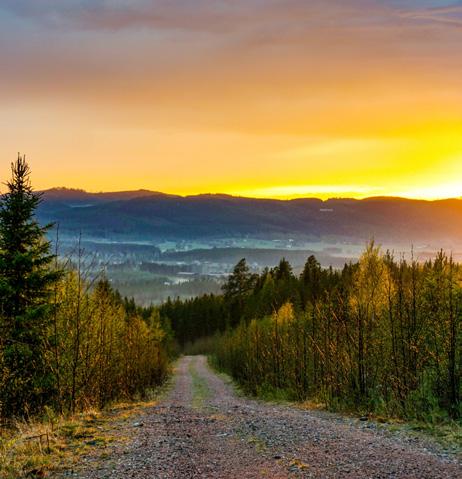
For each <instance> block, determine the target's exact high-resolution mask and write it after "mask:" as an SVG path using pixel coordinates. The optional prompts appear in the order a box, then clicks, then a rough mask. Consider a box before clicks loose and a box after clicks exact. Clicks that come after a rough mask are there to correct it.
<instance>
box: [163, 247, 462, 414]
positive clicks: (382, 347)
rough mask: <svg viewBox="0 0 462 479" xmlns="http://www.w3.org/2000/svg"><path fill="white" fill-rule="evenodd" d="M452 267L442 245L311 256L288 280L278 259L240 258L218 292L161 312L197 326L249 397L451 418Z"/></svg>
mask: <svg viewBox="0 0 462 479" xmlns="http://www.w3.org/2000/svg"><path fill="white" fill-rule="evenodd" d="M461 273H462V268H461V266H460V265H459V264H456V263H455V262H454V261H453V259H452V257H450V256H447V255H446V254H445V253H443V252H440V253H439V254H438V255H437V256H436V257H435V259H433V260H431V261H426V262H424V263H419V262H417V261H416V260H415V259H411V260H410V261H407V260H405V259H404V258H400V259H398V260H396V259H395V258H394V257H393V255H392V254H391V253H390V252H385V253H383V252H381V251H380V248H379V247H378V246H376V245H375V244H374V242H371V243H370V244H369V245H368V246H367V248H366V250H365V251H364V253H363V254H362V256H361V258H360V260H359V261H358V262H356V263H350V264H346V265H345V267H344V268H343V270H333V269H332V268H322V267H321V265H320V264H319V263H318V261H317V260H316V258H315V257H314V256H310V257H309V258H308V260H307V262H306V264H305V266H304V269H303V271H302V273H301V275H300V276H298V277H297V276H295V275H294V273H293V271H292V268H291V266H290V264H289V263H288V262H287V261H285V260H284V259H283V260H281V262H280V263H279V265H278V266H277V267H275V268H273V269H266V270H264V271H263V273H261V274H253V273H252V272H251V271H250V270H249V268H248V266H247V265H246V262H245V260H244V259H243V260H241V261H240V262H239V263H238V264H237V265H236V267H235V269H234V271H233V273H232V274H231V275H230V277H229V279H228V281H227V283H226V284H225V285H224V287H223V295H221V296H206V297H203V298H196V299H194V300H189V301H179V300H177V301H170V302H167V303H166V304H164V305H163V306H162V307H161V309H160V313H161V315H164V316H165V317H168V318H171V319H172V324H173V327H174V329H176V330H178V333H179V335H180V336H179V337H184V338H190V337H191V336H189V335H190V333H189V331H190V330H191V329H192V330H194V324H196V321H202V324H201V326H200V329H199V330H195V331H196V333H197V334H196V336H195V337H198V336H199V332H200V333H203V334H205V335H214V337H213V340H208V341H204V342H203V344H204V345H205V346H206V348H207V349H206V351H205V352H209V353H210V354H212V355H213V360H214V362H215V364H216V365H217V366H218V367H219V368H221V369H222V370H224V371H226V372H228V373H230V374H231V375H232V377H233V378H235V379H236V380H237V381H238V383H239V384H241V385H242V386H243V387H244V388H245V390H247V391H248V392H250V393H252V394H265V395H268V394H271V395H282V396H284V397H287V398H292V399H297V400H306V399H311V400H315V401H319V402H322V403H323V404H326V405H327V406H328V407H330V408H335V409H350V410H352V409H354V410H360V411H365V412H372V413H376V414H384V415H387V416H400V417H407V418H428V417H443V416H444V417H448V416H449V417H452V418H457V417H460V416H461V412H462V407H461V401H460V399H461V374H462V346H461V345H462V342H461V340H462V333H461V312H462V288H461V278H462V277H461ZM182 335H184V336H182ZM196 346H199V347H200V341H199V343H197V345H196ZM196 350H198V348H197V347H196Z"/></svg>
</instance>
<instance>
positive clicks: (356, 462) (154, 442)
mask: <svg viewBox="0 0 462 479" xmlns="http://www.w3.org/2000/svg"><path fill="white" fill-rule="evenodd" d="M138 419H139V422H137V423H136V422H135V423H133V424H130V427H132V428H136V433H135V435H134V436H133V440H132V441H131V442H130V443H129V444H127V445H125V446H120V447H118V448H115V449H114V450H113V451H112V453H110V454H109V455H108V457H107V458H106V459H105V460H104V461H102V462H101V461H98V462H97V463H89V464H88V465H87V467H86V470H85V468H84V471H80V472H78V473H74V477H75V476H76V475H78V477H81V478H86V479H95V478H98V479H101V478H117V479H118V478H120V479H122V478H123V479H125V478H137V479H146V478H150V479H169V478H178V479H183V478H184V479H187V478H232V479H234V478H292V477H293V478H297V477H313V478H407V479H410V478H418V479H423V478H445V479H449V478H456V477H457V478H460V477H462V464H461V463H460V462H457V460H456V459H455V458H454V457H451V456H449V455H447V454H444V453H442V452H441V451H439V452H438V450H437V449H435V448H433V447H430V446H428V444H426V443H424V442H422V441H421V440H418V439H416V438H411V437H408V436H406V435H404V434H402V433H399V434H398V433H391V432H390V431H387V430H383V429H381V428H378V427H377V426H376V425H374V424H371V423H369V422H361V421H359V420H356V419H349V418H342V417H339V416H336V415H333V414H329V413H325V412H320V411H304V410H300V409H297V408H294V407H290V406H281V405H272V404H267V403H262V402H260V401H254V400H251V399H246V398H242V397H239V396H237V395H236V394H235V392H234V391H233V388H232V386H230V385H229V384H227V383H226V382H225V381H223V379H221V378H220V377H219V376H218V375H216V374H215V373H214V372H213V371H211V370H210V368H209V367H208V365H207V361H206V358H205V357H203V356H186V357H183V358H182V359H181V360H180V361H179V363H178V365H177V369H176V373H175V379H174V386H173V387H172V389H171V391H170V393H169V395H168V396H167V397H166V398H165V399H164V400H162V401H161V402H160V403H159V404H158V405H157V406H155V407H153V408H150V409H149V410H147V411H146V414H145V415H144V416H142V417H141V418H138Z"/></svg>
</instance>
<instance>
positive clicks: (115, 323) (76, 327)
mask: <svg viewBox="0 0 462 479" xmlns="http://www.w3.org/2000/svg"><path fill="white" fill-rule="evenodd" d="M11 173H12V174H11V179H10V180H9V181H8V182H7V184H6V186H7V192H6V193H5V194H3V195H2V196H1V197H0V419H4V420H7V419H10V418H14V417H22V418H24V417H29V416H32V415H37V414H40V413H41V412H43V411H44V409H45V408H46V407H52V408H54V409H55V410H57V411H59V412H67V411H68V412H75V411H78V410H83V409H85V408H87V407H102V406H104V405H105V404H107V403H109V402H111V401H114V400H117V399H125V398H133V397H135V396H138V395H142V394H144V392H145V391H146V390H147V389H148V388H151V387H155V386H157V385H159V384H161V383H162V382H163V380H164V379H165V377H166V375H167V373H168V363H169V354H170V349H171V333H170V328H169V327H168V324H165V323H163V322H162V320H161V318H160V316H159V314H158V313H157V312H156V311H154V310H152V311H150V314H149V316H146V314H143V312H142V311H141V310H140V309H139V308H137V307H136V306H135V305H134V304H133V302H131V301H127V300H125V299H123V298H121V296H120V294H118V293H117V291H114V290H113V289H112V288H111V286H110V283H109V281H108V280H107V279H105V278H104V277H100V278H97V279H96V280H95V279H90V278H87V277H85V274H84V272H83V271H82V269H81V256H82V253H81V251H79V260H78V261H77V264H70V263H66V264H63V262H62V261H60V260H59V259H58V257H57V254H56V253H57V252H56V251H55V252H52V251H51V244H50V242H49V240H48V239H47V233H48V232H49V230H50V228H51V227H52V225H47V226H44V227H43V226H40V225H39V224H38V223H37V221H36V220H35V217H34V212H35V210H36V208H37V206H38V205H39V203H40V201H41V197H40V195H39V194H37V193H36V192H34V191H33V188H32V186H31V182H30V168H29V165H28V164H27V162H26V161H25V158H24V157H21V156H19V157H18V159H17V161H15V162H14V163H13V164H12V166H11Z"/></svg>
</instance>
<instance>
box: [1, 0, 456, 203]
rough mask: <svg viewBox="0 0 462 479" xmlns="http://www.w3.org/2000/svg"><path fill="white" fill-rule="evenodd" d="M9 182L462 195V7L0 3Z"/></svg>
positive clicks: (227, 0) (344, 1)
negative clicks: (17, 163) (21, 159)
mask: <svg viewBox="0 0 462 479" xmlns="http://www.w3.org/2000/svg"><path fill="white" fill-rule="evenodd" d="M0 65H1V73H0V131H1V141H0V179H1V181H2V182H3V181H4V180H6V178H7V176H8V175H9V163H10V161H12V160H14V159H15V157H16V154H17V152H21V153H25V154H26V155H27V158H28V159H29V161H30V164H31V166H32V169H33V182H34V185H35V186H36V187H37V188H48V187H52V186H68V187H78V188H84V189H88V190H91V191H108V190H127V189H138V188H149V189H153V190H158V191H164V192H169V193H179V194H194V193H205V192H224V193H233V194H240V195H248V196H263V197H265V196H266V197H296V196H317V197H322V198H327V197H331V196H353V197H364V196H373V195H400V196H410V197H419V198H440V197H449V196H462V1H447V0H446V1H431V0H428V1H426V0H421V1H418V0H415V1H412V0H408V1H404V0H403V1H393V0H374V1H373V0H222V1H212V0H152V1H148V0H132V1H122V0H66V1H64V0H34V1H31V0H0Z"/></svg>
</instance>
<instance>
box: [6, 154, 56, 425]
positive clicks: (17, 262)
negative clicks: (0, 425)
mask: <svg viewBox="0 0 462 479" xmlns="http://www.w3.org/2000/svg"><path fill="white" fill-rule="evenodd" d="M11 172H12V177H11V180H10V181H9V182H8V183H7V184H6V185H7V188H8V191H7V193H6V194H4V195H3V196H2V197H1V202H0V318H1V323H0V327H1V337H2V339H3V348H2V349H3V368H4V370H5V371H6V374H7V379H6V381H5V384H4V387H3V388H2V391H1V392H0V404H1V406H2V409H3V411H1V413H2V414H3V415H4V416H26V415H28V414H29V413H33V412H34V411H36V410H37V409H38V408H39V407H40V406H42V405H43V403H44V402H45V400H46V399H47V398H49V397H50V392H51V390H52V386H53V377H52V375H51V372H50V370H49V368H48V367H47V363H46V358H45V342H46V340H47V335H48V331H49V321H50V314H49V313H50V309H51V307H52V306H51V304H50V292H51V291H52V287H53V284H54V283H55V281H56V280H57V279H58V277H59V273H57V272H56V271H53V270H52V268H51V263H52V261H53V256H52V255H51V254H50V244H49V242H48V241H47V240H46V237H45V233H46V231H47V230H48V229H49V228H50V226H46V227H41V226H40V225H39V224H38V223H37V221H36V220H35V217H34V213H35V210H36V208H37V206H38V205H39V203H40V201H41V198H40V195H39V194H37V193H35V192H34V191H33V190H32V187H31V183H30V178H29V177H30V168H29V165H28V164H27V163H26V160H25V158H24V157H21V156H20V155H19V156H18V159H17V160H16V161H15V162H14V163H12V164H11Z"/></svg>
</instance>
